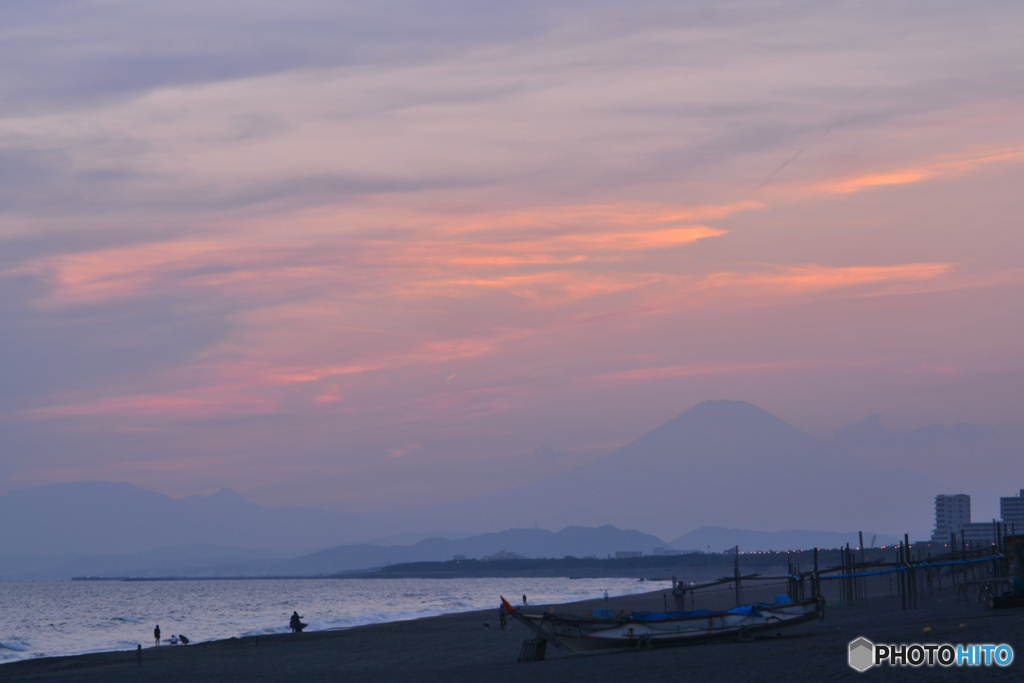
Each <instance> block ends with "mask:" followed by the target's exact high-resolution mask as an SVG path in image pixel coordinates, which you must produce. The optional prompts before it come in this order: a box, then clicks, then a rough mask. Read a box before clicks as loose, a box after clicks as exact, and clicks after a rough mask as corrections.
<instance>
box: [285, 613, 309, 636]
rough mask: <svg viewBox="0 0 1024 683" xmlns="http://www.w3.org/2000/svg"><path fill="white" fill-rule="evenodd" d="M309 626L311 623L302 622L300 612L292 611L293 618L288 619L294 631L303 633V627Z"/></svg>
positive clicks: (289, 625)
mask: <svg viewBox="0 0 1024 683" xmlns="http://www.w3.org/2000/svg"><path fill="white" fill-rule="evenodd" d="M307 626H309V624H304V623H302V617H301V616H300V615H299V613H298V612H292V618H291V619H290V620H289V621H288V627H289V628H290V629H291V630H292V633H302V629H304V628H306V627H307Z"/></svg>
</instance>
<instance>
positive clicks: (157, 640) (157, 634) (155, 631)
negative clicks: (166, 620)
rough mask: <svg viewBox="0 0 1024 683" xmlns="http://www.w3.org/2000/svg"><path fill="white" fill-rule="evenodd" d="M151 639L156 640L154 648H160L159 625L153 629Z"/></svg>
mask: <svg viewBox="0 0 1024 683" xmlns="http://www.w3.org/2000/svg"><path fill="white" fill-rule="evenodd" d="M153 639H154V640H156V646H157V647H160V624H157V625H156V628H155V629H153Z"/></svg>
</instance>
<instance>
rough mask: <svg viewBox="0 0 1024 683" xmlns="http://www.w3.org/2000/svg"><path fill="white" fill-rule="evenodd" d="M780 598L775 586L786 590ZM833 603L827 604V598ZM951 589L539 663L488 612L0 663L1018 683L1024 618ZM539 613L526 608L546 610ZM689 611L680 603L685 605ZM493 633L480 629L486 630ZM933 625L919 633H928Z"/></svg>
mask: <svg viewBox="0 0 1024 683" xmlns="http://www.w3.org/2000/svg"><path fill="white" fill-rule="evenodd" d="M783 590H784V589H783ZM778 592H780V588H779V587H778V586H772V587H761V588H760V589H748V590H746V591H745V592H744V602H749V601H753V600H768V601H770V597H771V595H774V594H775V593H778ZM834 597H835V596H831V598H830V599H834ZM973 597H974V596H972V599H971V600H970V601H963V600H961V602H956V599H955V598H956V596H955V592H954V591H953V590H950V589H947V590H946V591H945V592H943V593H936V594H934V595H930V596H922V597H921V598H920V600H919V603H918V608H917V609H913V610H903V609H901V604H900V600H899V598H891V597H889V596H888V594H885V595H882V596H879V597H875V598H872V599H870V600H868V602H867V604H865V605H859V606H855V607H850V606H845V605H836V604H830V605H829V606H828V607H827V608H826V613H825V619H824V620H822V621H815V622H812V623H809V624H804V625H801V626H797V627H794V628H792V629H789V630H787V631H785V632H784V634H783V635H781V636H778V637H766V638H761V639H758V640H756V641H754V642H749V643H737V642H734V641H718V642H711V643H705V644H696V645H687V646H682V647H675V648H668V649H661V650H644V651H638V652H627V653H618V654H602V655H588V656H567V655H564V654H562V653H560V652H558V651H557V650H555V649H554V648H552V647H549V648H548V658H547V661H544V662H533V663H522V664H519V663H516V658H517V657H518V655H519V651H520V646H521V643H522V641H523V640H524V639H526V638H529V637H531V636H532V634H531V633H529V632H528V631H527V630H526V629H525V627H523V626H521V625H519V624H517V623H515V622H511V623H512V624H513V626H512V628H511V630H506V631H501V630H499V629H498V620H497V609H494V610H489V611H487V612H469V613H465V614H456V615H449V616H443V617H433V618H429V619H421V620H418V621H406V622H398V623H391V624H381V625H375V626H364V627H359V628H354V629H350V630H346V631H326V632H317V633H303V634H294V635H293V634H283V635H273V636H260V637H259V638H237V639H235V638H232V639H228V640H220V641H213V642H208V643H200V644H194V645H189V646H177V647H173V646H165V647H160V648H149V649H145V650H143V661H142V665H141V666H139V665H138V663H137V661H136V653H135V652H134V651H131V652H113V653H101V654H92V655H82V656H76V657H53V658H46V659H36V660H29V661H24V662H18V663H13V664H5V665H2V666H0V680H3V681H69V682H70V681H75V682H76V683H90V682H99V681H140V682H145V681H153V682H167V683H183V682H193V681H198V682H205V681H210V682H211V683H212V682H214V681H217V682H221V681H240V682H242V681H244V682H245V683H256V682H262V681H267V682H269V681H302V682H305V683H316V682H319V681H332V682H333V681H382V680H385V681H536V680H538V679H539V680H558V681H609V680H616V681H618V680H643V681H678V680H684V679H685V680H693V681H712V680H732V681H748V680H750V681H753V680H757V681H823V680H826V681H835V680H851V681H852V680H860V681H864V680H868V679H870V678H874V679H876V680H881V679H882V678H884V680H886V681H889V680H925V679H927V680H944V681H945V680H1020V679H1021V678H1022V677H1024V610H1021V609H1017V610H999V611H994V610H991V609H989V608H988V607H987V605H984V604H979V603H978V602H977V601H975V600H974V599H973ZM734 604H735V598H734V596H733V594H732V593H731V592H730V591H718V592H716V593H709V594H698V596H697V605H696V606H697V607H698V608H701V607H703V608H709V609H724V608H729V607H732V606H733V605H734ZM663 605H664V598H663V593H662V592H656V593H649V594H645V595H639V596H627V597H621V598H612V599H611V601H610V602H608V603H605V602H604V601H603V600H595V601H589V602H582V603H574V604H572V605H569V606H567V605H562V606H559V611H569V612H577V613H580V614H586V613H589V611H590V610H592V609H593V608H595V607H605V606H608V607H612V608H613V609H616V610H618V609H633V610H641V609H642V610H660V609H662V607H663ZM546 607H547V606H536V607H535V608H534V607H532V606H531V609H538V610H540V609H546ZM687 607H689V603H688V604H687ZM485 621H487V622H490V626H491V628H490V629H489V630H488V629H485V628H484V626H483V625H484V622H485ZM926 627H928V628H930V629H931V631H930V632H925V630H924V629H925V628H926ZM859 636H864V637H866V638H868V639H869V640H871V641H873V642H876V643H910V642H923V643H928V642H931V643H953V644H956V643H964V644H967V643H1007V644H1009V645H1011V646H1012V647H1013V648H1014V651H1015V653H1017V656H1016V659H1015V662H1014V663H1013V664H1012V665H1011V666H1009V667H1006V668H997V667H987V668H983V667H950V668H948V669H946V668H942V667H934V668H930V667H927V666H922V667H920V668H917V669H914V668H910V667H906V668H885V669H884V670H883V669H871V670H869V671H867V672H866V673H863V674H860V673H857V672H855V671H853V670H852V669H850V668H849V667H848V665H847V645H848V643H849V642H850V641H851V640H854V639H855V638H857V637H859Z"/></svg>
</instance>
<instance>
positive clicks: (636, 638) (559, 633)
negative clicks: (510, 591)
mask: <svg viewBox="0 0 1024 683" xmlns="http://www.w3.org/2000/svg"><path fill="white" fill-rule="evenodd" d="M501 602H502V604H503V605H504V607H505V611H506V612H507V613H508V614H509V615H510V616H511V617H512V618H513V619H515V620H517V621H519V622H521V623H523V624H524V625H526V626H527V627H528V628H529V629H530V630H531V631H533V632H534V633H536V634H537V636H539V637H540V638H543V639H544V640H545V641H546V642H549V643H551V644H552V645H554V646H555V647H557V648H558V649H560V650H564V651H567V652H572V653H576V654H587V653H595V652H613V651H617V650H635V649H641V648H646V647H652V648H653V647H668V646H673V645H682V644H685V643H692V642H700V641H704V640H711V639H716V638H735V639H737V640H752V639H753V638H755V637H757V636H763V635H773V634H775V633H776V632H778V631H781V630H782V629H785V628H789V627H791V626H796V625H798V624H803V623H806V622H808V621H813V620H815V619H822V618H824V616H825V601H824V600H823V599H822V598H821V597H816V598H813V599H811V600H803V601H800V602H793V601H792V600H790V599H789V598H787V597H786V596H784V595H781V596H779V597H778V598H776V600H775V602H774V603H773V604H771V605H767V604H763V603H754V604H751V605H742V606H740V607H736V608H734V609H731V610H727V611H724V612H712V611H710V610H700V609H699V610H693V611H690V612H682V611H681V612H626V611H623V612H620V613H619V614H617V615H616V614H612V611H611V610H610V609H597V610H594V613H593V615H592V616H589V617H587V616H576V615H572V614H562V613H557V612H542V613H533V614H528V613H525V612H523V611H522V609H521V608H515V607H512V605H510V604H509V603H508V601H507V600H505V598H502V599H501Z"/></svg>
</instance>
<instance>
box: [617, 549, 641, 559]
mask: <svg viewBox="0 0 1024 683" xmlns="http://www.w3.org/2000/svg"><path fill="white" fill-rule="evenodd" d="M643 556H644V553H643V551H642V550H617V551H615V559H616V560H622V559H626V558H629V557H643Z"/></svg>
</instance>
